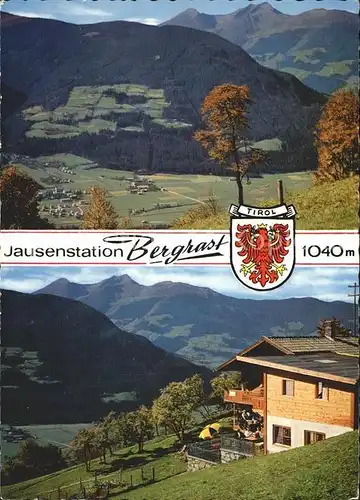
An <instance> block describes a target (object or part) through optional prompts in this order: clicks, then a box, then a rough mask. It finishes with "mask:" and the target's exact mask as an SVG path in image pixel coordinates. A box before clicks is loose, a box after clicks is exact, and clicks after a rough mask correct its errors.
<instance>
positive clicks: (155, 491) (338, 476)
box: [2, 432, 358, 500]
mask: <svg viewBox="0 0 360 500" xmlns="http://www.w3.org/2000/svg"><path fill="white" fill-rule="evenodd" d="M174 443H175V438H174V437H166V438H156V439H154V440H152V441H149V442H148V443H146V445H145V451H144V453H142V454H137V453H136V448H137V447H136V446H133V447H130V448H125V449H123V450H121V451H119V452H117V453H116V455H115V456H114V457H113V458H112V459H111V460H110V459H109V460H108V462H109V464H108V465H100V464H99V461H98V460H93V462H92V467H91V470H92V472H93V471H94V470H96V469H97V470H99V472H100V474H99V480H100V481H101V479H103V480H105V479H106V480H115V481H116V480H119V470H117V471H116V472H114V473H110V474H107V475H106V476H105V475H104V474H105V473H106V471H107V470H108V471H109V470H111V469H114V468H116V469H119V468H120V467H123V468H124V473H123V475H122V480H123V481H125V483H127V485H129V478H130V474H131V475H132V476H133V484H134V485H141V483H142V480H141V471H140V468H141V467H142V468H143V470H144V473H145V476H146V477H147V478H149V477H150V474H151V468H152V467H154V468H155V475H156V481H157V482H156V484H154V485H150V486H145V487H141V486H139V487H138V488H136V489H134V490H132V491H124V487H116V488H114V489H112V490H111V497H112V498H113V499H114V500H125V499H126V500H168V499H170V498H171V500H188V499H189V498H193V497H195V498H196V499H197V500H215V499H216V500H253V499H254V498H256V499H258V500H262V499H264V500H265V499H266V500H320V499H321V500H335V499H336V500H349V498H350V497H351V496H355V495H354V493H355V490H356V479H357V469H358V467H357V459H356V456H357V454H356V452H357V448H358V434H357V433H356V432H349V433H347V434H343V435H342V436H338V437H336V438H331V439H328V440H327V441H325V442H322V443H316V444H315V445H311V446H307V447H303V448H298V449H294V450H289V451H288V452H285V453H279V454H274V455H270V456H267V457H259V458H254V459H250V460H244V461H241V462H233V463H231V464H228V465H220V466H218V467H215V468H212V469H207V470H205V471H201V472H192V473H186V474H184V472H185V471H186V464H185V463H184V462H183V461H182V460H181V459H180V458H179V456H178V455H177V454H176V453H174V447H173V446H174ZM179 474H181V476H179V477H175V476H178V475H179ZM91 477H92V474H90V473H87V472H86V471H85V469H84V467H83V466H76V467H72V468H69V469H66V470H64V471H59V472H57V473H54V474H49V475H48V476H43V477H40V478H36V479H32V480H30V481H24V482H22V483H18V484H15V485H11V486H7V487H4V488H3V489H2V495H3V497H5V498H12V499H16V500H21V499H24V498H33V497H35V496H36V495H39V493H42V494H43V495H44V496H45V497H49V496H50V491H52V492H53V493H52V496H54V495H55V496H56V495H57V487H58V486H60V487H61V489H62V491H63V493H64V492H65V491H66V492H67V493H68V494H71V493H76V492H78V491H79V480H80V478H81V479H82V482H83V485H84V486H85V487H86V488H89V486H90V483H89V479H90V478H91ZM87 481H88V482H87ZM90 481H91V479H90ZM91 482H92V481H91Z"/></svg>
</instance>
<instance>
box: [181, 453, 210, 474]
mask: <svg viewBox="0 0 360 500" xmlns="http://www.w3.org/2000/svg"><path fill="white" fill-rule="evenodd" d="M216 465H217V464H215V463H213V462H209V461H208V460H203V459H202V458H195V457H189V456H188V457H187V470H188V472H194V471H196V470H202V469H207V468H208V467H215V466H216Z"/></svg>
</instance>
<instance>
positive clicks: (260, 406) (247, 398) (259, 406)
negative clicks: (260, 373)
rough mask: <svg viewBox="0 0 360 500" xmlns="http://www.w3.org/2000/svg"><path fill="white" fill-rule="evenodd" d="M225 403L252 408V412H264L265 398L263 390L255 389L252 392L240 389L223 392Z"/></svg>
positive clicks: (261, 388) (260, 388)
mask: <svg viewBox="0 0 360 500" xmlns="http://www.w3.org/2000/svg"><path fill="white" fill-rule="evenodd" d="M224 402H225V403H237V404H243V405H249V406H252V409H253V410H254V411H256V410H261V411H264V408H265V396H264V388H263V387H261V386H260V387H256V389H254V390H252V391H243V390H240V389H232V390H229V391H225V393H224Z"/></svg>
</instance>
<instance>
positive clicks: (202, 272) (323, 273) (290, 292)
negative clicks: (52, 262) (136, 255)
mask: <svg viewBox="0 0 360 500" xmlns="http://www.w3.org/2000/svg"><path fill="white" fill-rule="evenodd" d="M121 274H128V275H129V276H131V277H132V278H133V279H134V280H135V281H137V282H138V283H141V284H143V285H153V284H155V283H158V282H160V281H174V282H182V283H189V284H191V285H195V286H200V287H207V288H211V289H213V290H215V291H217V292H219V293H222V294H224V295H229V296H231V297H238V298H251V299H259V300H262V299H284V298H288V297H315V298H318V299H321V300H326V301H334V300H341V301H346V302H349V301H351V298H349V297H348V293H350V292H351V290H350V289H349V288H348V285H352V284H353V283H354V282H355V281H357V270H356V268H340V267H339V268H329V267H328V268H326V267H322V268H318V269H314V268H310V267H308V268H295V270H294V272H293V274H292V276H291V277H290V279H289V281H288V282H287V283H285V284H284V285H283V286H281V287H280V288H278V289H276V290H272V291H270V292H264V293H259V292H255V291H254V292H253V291H251V290H249V289H248V288H246V287H244V286H243V285H242V284H241V283H240V282H239V281H238V280H237V279H236V278H235V277H234V275H233V273H232V271H231V269H229V268H224V267H212V268H206V267H205V268H201V267H191V269H190V268H185V267H182V268H181V267H175V266H172V267H149V266H146V267H143V266H139V267H136V268H134V267H131V268H125V267H118V268H117V267H116V266H107V267H103V266H86V267H80V266H71V267H65V266H64V267H61V266H60V267H59V266H58V267H47V266H46V267H45V266H41V267H22V266H18V267H10V266H9V267H6V266H3V267H2V270H1V288H8V289H11V290H18V291H21V292H33V291H35V290H38V289H39V288H42V287H44V286H45V285H48V284H49V283H51V282H52V281H55V280H56V279H58V278H67V279H68V280H70V281H74V282H76V283H96V282H99V281H101V280H104V279H106V278H109V277H111V276H113V275H121Z"/></svg>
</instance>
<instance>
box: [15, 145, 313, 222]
mask: <svg viewBox="0 0 360 500" xmlns="http://www.w3.org/2000/svg"><path fill="white" fill-rule="evenodd" d="M53 161H58V162H62V163H64V164H66V165H67V166H68V167H69V168H71V169H73V170H74V172H76V175H74V176H72V177H71V180H72V181H73V182H72V183H71V184H62V187H65V188H71V189H82V190H85V189H87V188H89V187H91V186H93V185H99V186H101V187H103V188H105V189H107V190H108V191H109V194H110V200H111V202H112V203H113V205H114V207H115V209H116V210H117V212H118V214H119V216H120V218H124V217H127V216H128V215H129V209H138V208H145V209H146V210H147V209H150V208H151V207H152V206H153V205H154V204H155V203H168V204H171V205H173V206H172V207H171V208H164V209H159V210H152V211H150V212H145V213H141V214H138V215H134V216H131V219H132V222H133V225H134V226H136V227H137V226H139V225H141V221H143V220H147V221H149V223H155V222H158V223H159V222H163V223H168V224H169V223H172V222H173V221H174V220H175V219H177V218H179V217H181V216H182V215H183V214H184V213H186V212H187V211H188V210H189V209H190V208H192V207H194V206H196V205H198V204H199V203H204V201H205V200H207V199H208V198H209V194H210V193H213V194H214V195H215V196H216V197H217V198H218V200H219V203H220V205H221V207H222V208H223V209H227V208H228V207H229V206H230V204H231V203H236V200H237V188H236V183H235V182H234V181H233V180H230V178H229V177H219V176H212V175H177V174H154V175H153V176H151V179H152V180H153V181H154V183H155V184H156V185H157V186H158V187H159V188H164V189H165V190H164V191H156V192H149V193H145V194H143V195H141V196H139V195H137V194H130V193H128V192H127V191H126V188H127V186H128V182H127V181H125V180H119V179H118V178H119V177H127V178H130V177H132V175H133V174H132V172H126V171H122V170H112V169H104V168H89V166H90V167H91V162H90V163H89V160H86V159H84V158H80V157H77V156H75V155H55V156H53V157H40V158H38V159H37V168H29V167H21V169H23V170H24V171H25V172H26V173H28V174H29V175H30V176H31V177H33V178H35V179H36V180H37V181H39V182H41V179H43V178H44V177H47V176H48V175H55V176H57V177H58V178H68V177H69V176H68V175H66V174H64V173H63V172H61V171H59V169H58V168H57V167H52V166H51V162H53ZM47 163H48V165H46V164H47ZM145 177H150V176H145ZM279 179H281V180H282V181H283V184H284V188H285V190H291V191H293V190H296V191H300V190H303V189H306V188H308V187H309V186H310V185H311V176H310V174H309V173H306V172H299V173H291V174H266V175H264V176H263V177H262V178H254V179H251V181H250V182H251V183H250V184H245V187H244V190H245V203H247V204H249V205H255V206H256V205H259V206H261V204H262V203H263V201H264V200H266V199H268V198H275V197H276V189H277V180H279ZM45 203H49V204H50V203H51V202H50V201H49V202H45ZM50 220H52V219H50ZM52 221H53V222H55V223H57V224H71V223H74V224H75V225H76V224H77V225H78V224H79V221H76V220H75V219H74V220H71V219H64V218H61V219H59V218H57V219H54V220H52Z"/></svg>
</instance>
